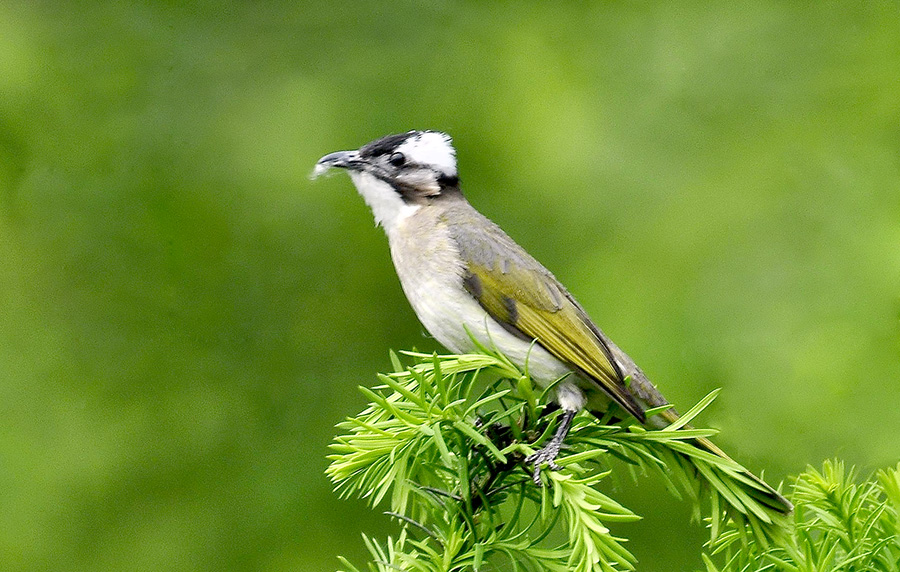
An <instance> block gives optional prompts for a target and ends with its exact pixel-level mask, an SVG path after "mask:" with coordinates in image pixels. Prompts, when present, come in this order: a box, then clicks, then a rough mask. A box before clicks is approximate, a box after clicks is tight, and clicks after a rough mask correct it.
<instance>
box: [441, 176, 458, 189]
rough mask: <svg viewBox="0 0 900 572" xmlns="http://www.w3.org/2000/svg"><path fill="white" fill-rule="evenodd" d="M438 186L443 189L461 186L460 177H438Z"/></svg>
mask: <svg viewBox="0 0 900 572" xmlns="http://www.w3.org/2000/svg"><path fill="white" fill-rule="evenodd" d="M437 181H438V184H439V185H440V186H441V188H445V187H455V186H457V185H459V177H457V176H456V175H441V176H440V177H438V180H437Z"/></svg>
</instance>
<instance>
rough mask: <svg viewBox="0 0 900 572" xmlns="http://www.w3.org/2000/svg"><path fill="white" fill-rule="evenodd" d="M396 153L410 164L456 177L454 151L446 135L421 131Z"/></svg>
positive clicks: (398, 148)
mask: <svg viewBox="0 0 900 572" xmlns="http://www.w3.org/2000/svg"><path fill="white" fill-rule="evenodd" d="M397 151H399V152H400V153H403V154H404V155H406V157H407V158H408V159H409V161H410V162H412V163H416V164H418V165H423V166H427V167H430V168H432V169H434V170H436V171H439V172H441V173H443V174H444V175H447V176H448V177H455V176H456V150H455V149H454V148H453V145H452V144H451V139H450V136H449V135H447V134H446V133H438V132H437V131H423V132H421V133H418V134H417V135H415V136H414V137H410V138H409V139H407V140H406V141H405V142H404V143H403V144H402V145H400V146H399V147H397Z"/></svg>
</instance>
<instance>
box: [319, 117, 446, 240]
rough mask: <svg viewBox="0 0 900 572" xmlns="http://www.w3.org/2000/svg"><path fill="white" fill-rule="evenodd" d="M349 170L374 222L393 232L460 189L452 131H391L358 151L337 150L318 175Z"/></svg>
mask: <svg viewBox="0 0 900 572" xmlns="http://www.w3.org/2000/svg"><path fill="white" fill-rule="evenodd" d="M332 168H340V169H346V170H347V171H348V173H349V174H350V178H351V179H352V180H353V184H354V185H356V189H357V190H358V191H359V194H360V195H362V197H363V199H365V201H366V203H367V204H368V205H369V207H371V209H372V212H373V214H374V215H375V221H376V222H377V223H379V224H381V225H383V226H384V227H385V230H387V231H388V232H390V230H391V229H392V228H393V227H394V225H395V224H396V222H397V221H398V220H399V219H401V218H403V217H404V216H408V215H409V214H411V213H412V212H415V210H417V208H418V207H420V206H422V205H424V204H427V203H429V202H430V201H433V200H434V199H436V198H438V197H441V196H445V195H447V194H458V193H459V186H458V185H459V178H458V176H457V171H456V150H455V149H454V148H453V145H452V143H451V139H450V136H449V135H447V134H446V133H440V132H437V131H409V132H407V133H400V134H397V135H388V136H386V137H382V138H381V139H376V140H375V141H372V142H371V143H368V144H366V145H363V146H362V147H360V148H359V149H357V150H356V151H337V152H336V153H329V154H328V155H325V156H324V157H322V158H321V159H319V161H318V162H317V163H316V169H315V171H314V175H319V174H322V173H324V172H325V171H327V170H329V169H332Z"/></svg>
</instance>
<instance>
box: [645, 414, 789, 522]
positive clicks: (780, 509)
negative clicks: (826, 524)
mask: <svg viewBox="0 0 900 572" xmlns="http://www.w3.org/2000/svg"><path fill="white" fill-rule="evenodd" d="M658 417H659V418H660V419H661V420H663V421H666V422H667V423H668V425H669V426H672V424H674V423H678V422H679V421H680V420H681V417H680V416H679V415H678V413H676V412H675V410H674V409H667V410H665V411H662V412H660V413H659V415H658ZM679 428H681V429H692V427H691V426H690V425H688V424H684V425H683V426H680V427H679ZM685 445H688V446H690V445H693V451H691V450H689V449H684V450H681V451H680V455H681V456H682V457H683V458H684V459H686V460H687V461H688V462H689V463H690V464H691V465H692V466H693V467H695V468H696V469H697V471H698V473H700V476H701V477H703V478H704V479H705V480H706V481H707V482H709V484H710V486H711V487H712V488H714V489H715V490H716V491H717V492H718V493H719V494H721V495H722V497H724V498H725V499H726V500H727V501H728V502H729V504H731V505H732V506H733V507H734V508H735V509H736V510H738V511H739V512H741V513H744V514H753V515H754V516H756V517H757V518H759V519H760V520H762V521H763V522H771V516H772V515H771V514H770V513H769V512H767V511H766V510H765V509H761V507H760V505H762V507H765V508H767V509H769V510H771V511H775V512H776V513H780V514H788V513H790V512H791V511H792V510H794V505H793V504H791V501H789V500H788V499H787V498H785V497H784V496H783V495H782V494H781V493H779V492H778V491H777V490H775V489H774V488H773V487H772V486H771V485H769V484H768V483H767V482H765V481H764V480H762V479H761V478H759V477H758V476H756V475H754V474H753V473H751V472H750V471H749V470H747V469H746V468H744V467H743V466H742V465H740V464H739V463H738V462H737V461H735V460H734V459H732V458H731V457H729V456H728V455H727V454H726V453H725V451H723V450H722V449H720V448H719V447H718V446H717V445H716V444H715V443H713V442H712V441H710V440H709V439H708V438H706V437H697V438H694V439H691V440H690V441H688V442H687V443H685ZM707 455H712V457H708V456H707Z"/></svg>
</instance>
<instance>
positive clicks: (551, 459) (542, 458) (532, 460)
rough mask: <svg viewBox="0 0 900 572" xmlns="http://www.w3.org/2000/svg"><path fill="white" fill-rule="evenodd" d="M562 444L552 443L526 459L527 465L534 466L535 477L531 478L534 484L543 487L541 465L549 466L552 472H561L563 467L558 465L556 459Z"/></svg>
mask: <svg viewBox="0 0 900 572" xmlns="http://www.w3.org/2000/svg"><path fill="white" fill-rule="evenodd" d="M559 449H560V444H557V443H555V442H553V441H551V442H550V443H549V444H548V445H547V446H546V447H544V448H542V449H538V450H537V451H535V452H534V453H532V454H531V455H528V456H527V457H526V458H525V463H526V464H534V475H533V476H532V477H531V478H532V479H533V480H534V484H536V485H538V486H540V485H541V465H543V464H544V463H546V464H547V468H548V469H550V470H551V471H560V470H562V467H560V466H559V465H558V464H556V457H557V455H559Z"/></svg>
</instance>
